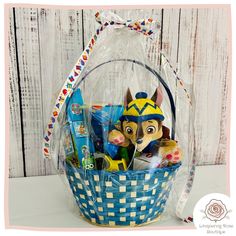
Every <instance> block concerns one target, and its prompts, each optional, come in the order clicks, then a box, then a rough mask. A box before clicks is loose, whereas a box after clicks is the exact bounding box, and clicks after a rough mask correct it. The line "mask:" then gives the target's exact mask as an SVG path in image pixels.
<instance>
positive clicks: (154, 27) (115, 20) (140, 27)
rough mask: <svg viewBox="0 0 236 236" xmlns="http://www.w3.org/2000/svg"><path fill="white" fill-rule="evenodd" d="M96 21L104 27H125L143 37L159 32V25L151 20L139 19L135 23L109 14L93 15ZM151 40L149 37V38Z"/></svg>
mask: <svg viewBox="0 0 236 236" xmlns="http://www.w3.org/2000/svg"><path fill="white" fill-rule="evenodd" d="M95 19H96V21H97V22H98V23H99V24H101V25H102V26H104V27H107V26H113V27H115V28H123V27H127V28H128V29H130V30H134V31H136V32H139V33H142V34H143V35H145V36H151V35H153V34H155V33H157V32H159V31H160V28H161V24H160V23H159V22H158V21H156V20H153V19H152V18H148V19H140V20H136V21H132V20H127V21H125V20H123V19H122V18H121V17H120V16H118V15H116V14H114V13H112V12H109V13H108V14H107V13H106V12H103V13H101V14H100V13H99V12H97V13H96V14H95ZM150 38H151V37H150Z"/></svg>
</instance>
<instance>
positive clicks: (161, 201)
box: [66, 88, 181, 226]
mask: <svg viewBox="0 0 236 236" xmlns="http://www.w3.org/2000/svg"><path fill="white" fill-rule="evenodd" d="M77 93H80V90H77V91H76V92H75V94H77ZM76 96H78V95H76ZM80 97H81V96H80ZM71 99H73V96H72V98H71ZM161 102H162V92H161V90H160V88H158V89H157V90H156V91H155V93H154V95H153V96H152V98H151V99H148V98H147V94H146V93H144V92H140V93H137V94H136V99H132V96H131V93H130V90H128V91H127V95H126V97H125V102H124V108H123V109H122V108H121V106H113V107H112V106H109V108H108V107H106V106H100V107H98V106H96V107H97V108H96V109H95V110H94V109H93V108H89V109H88V112H87V113H88V114H90V115H91V117H93V116H95V117H96V118H97V121H96V122H94V121H93V122H91V123H92V125H88V126H90V128H91V129H94V130H96V131H94V130H93V131H92V132H91V134H93V135H91V136H90V137H88V139H89V143H92V147H93V151H91V150H92V149H91V150H90V151H89V154H90V155H91V156H93V158H94V162H95V167H96V168H95V169H93V170H90V169H89V168H85V167H84V166H83V165H82V166H78V165H74V164H73V163H72V162H71V161H70V158H68V159H67V160H66V174H67V177H68V180H69V183H70V187H71V189H72V191H73V194H74V196H75V199H76V201H77V203H78V205H79V208H80V210H81V213H82V215H83V216H84V217H85V218H86V219H87V220H89V221H90V222H92V223H95V224H99V225H103V226H104V225H107V226H135V225H140V224H145V223H148V222H151V221H154V220H156V219H157V218H158V217H159V216H160V215H161V213H162V212H163V211H164V209H165V203H166V201H167V199H168V196H169V193H170V190H171V186H172V183H173V180H174V177H175V174H176V171H177V170H178V168H179V167H180V165H181V162H180V158H181V156H180V152H179V155H177V153H176V148H177V143H176V142H175V141H174V140H170V138H169V129H168V128H167V127H165V126H163V124H162V122H163V120H164V115H163V112H162V110H161V108H160V105H161ZM117 107H118V108H119V109H117ZM98 111H99V114H100V115H101V114H102V116H100V118H99V119H98V116H97V112H98ZM102 111H103V112H102ZM105 111H106V112H105ZM114 113H116V114H115V116H114ZM111 114H112V117H115V119H113V120H111ZM85 119H86V118H85ZM91 120H93V119H91ZM84 123H86V121H84ZM99 125H100V126H101V127H100V129H99V127H98V126H99ZM72 127H73V125H72ZM109 127H110V129H109ZM94 133H96V135H94ZM94 136H95V138H94ZM104 137H105V138H106V140H104ZM73 139H74V138H73V136H72V140H73ZM97 140H99V145H96V144H95V143H96V142H97ZM104 143H106V144H104ZM107 143H109V145H114V146H115V147H116V149H115V151H113V156H112V157H111V156H109V155H110V154H109V153H111V152H110V149H111V147H110V146H109V145H108V144H107ZM168 143H171V145H168ZM101 146H102V147H103V148H102V149H101ZM90 147H91V145H90ZM94 147H95V148H94ZM77 148H78V147H77V146H76V144H75V143H74V147H73V149H74V150H76V149H77ZM79 148H80V147H79ZM166 149H167V150H166ZM101 151H102V152H101ZM136 151H137V152H136ZM77 153H78V152H77ZM174 153H175V154H174ZM140 155H145V156H146V157H147V158H148V159H149V162H150V163H153V165H149V166H148V167H147V166H145V165H142V159H141V158H140V157H136V156H140ZM167 155H177V156H178V161H177V159H175V161H173V160H172V159H171V158H167V157H166V156H167ZM156 156H158V158H157V159H155V157H156ZM77 158H78V160H80V159H81V157H79V156H77ZM136 159H137V160H136ZM137 161H138V162H140V163H141V165H139V167H138V168H136V166H138V165H137V163H136V164H134V165H133V163H135V162H137ZM146 162H148V161H146Z"/></svg>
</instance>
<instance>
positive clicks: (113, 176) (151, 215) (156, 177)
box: [66, 164, 180, 226]
mask: <svg viewBox="0 0 236 236" xmlns="http://www.w3.org/2000/svg"><path fill="white" fill-rule="evenodd" d="M179 166H180V164H176V165H173V166H171V167H165V168H156V169H151V170H142V171H126V172H124V171H122V172H121V171H119V172H107V171H103V170H102V171H98V170H89V171H84V170H82V169H79V168H75V167H72V166H70V164H66V174H67V178H68V181H69V184H70V187H71V190H72V192H73V194H74V197H75V199H76V202H77V204H78V206H79V208H80V211H81V213H82V215H83V216H84V217H85V218H87V219H88V220H89V221H90V222H91V223H94V224H100V225H107V226H135V225H140V224H144V223H147V222H151V221H153V220H155V219H156V218H157V217H158V216H160V214H161V213H162V212H163V211H164V209H165V204H166V201H167V199H168V196H169V193H170V190H171V186H172V183H173V179H174V177H175V174H176V172H177V170H178V168H179Z"/></svg>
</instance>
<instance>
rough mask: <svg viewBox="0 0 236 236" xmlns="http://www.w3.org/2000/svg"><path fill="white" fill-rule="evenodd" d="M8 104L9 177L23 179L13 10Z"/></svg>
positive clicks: (9, 33)
mask: <svg viewBox="0 0 236 236" xmlns="http://www.w3.org/2000/svg"><path fill="white" fill-rule="evenodd" d="M9 23H10V25H9V32H8V40H9V82H10V92H9V103H10V106H9V107H10V157H9V158H10V160H9V177H23V176H24V165H23V153H22V133H21V116H20V98H19V86H18V75H17V60H16V44H15V31H14V19H13V9H12V8H11V9H9Z"/></svg>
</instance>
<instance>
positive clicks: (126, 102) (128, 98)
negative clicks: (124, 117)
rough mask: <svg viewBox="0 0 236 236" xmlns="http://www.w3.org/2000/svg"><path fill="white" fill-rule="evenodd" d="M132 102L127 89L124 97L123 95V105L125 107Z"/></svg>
mask: <svg viewBox="0 0 236 236" xmlns="http://www.w3.org/2000/svg"><path fill="white" fill-rule="evenodd" d="M132 101H133V97H132V94H131V92H130V89H129V88H128V90H127V92H126V95H125V100H124V105H125V106H127V105H128V104H129V103H130V102H132Z"/></svg>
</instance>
